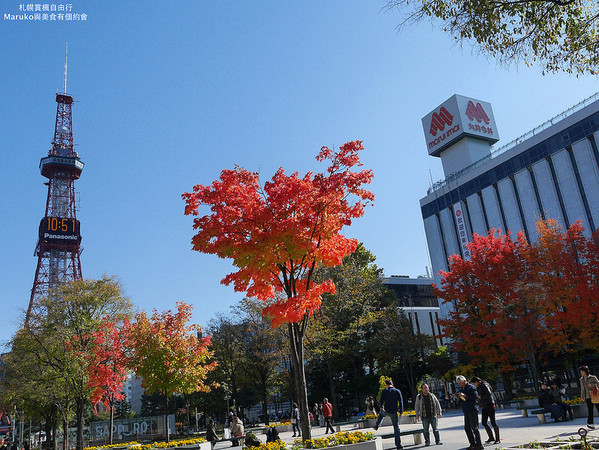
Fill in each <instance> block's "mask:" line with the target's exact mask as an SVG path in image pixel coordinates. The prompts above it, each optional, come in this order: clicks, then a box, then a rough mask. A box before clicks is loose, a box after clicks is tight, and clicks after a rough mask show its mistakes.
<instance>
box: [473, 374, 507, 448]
mask: <svg viewBox="0 0 599 450" xmlns="http://www.w3.org/2000/svg"><path fill="white" fill-rule="evenodd" d="M470 382H471V383H472V384H473V385H474V387H475V388H476V390H477V392H478V401H479V404H480V407H481V409H482V416H483V417H482V419H481V422H482V424H483V427H485V430H487V434H488V435H489V439H488V440H487V441H486V442H487V444H490V443H493V444H500V443H501V441H500V440H499V426H497V422H496V421H495V395H493V389H492V388H491V385H490V384H489V383H487V382H486V381H485V380H481V379H480V378H478V377H474V378H472V380H470ZM488 420H491V425H493V429H494V430H495V437H493V432H492V431H491V427H490V426H489V424H488V423H487V421H488Z"/></svg>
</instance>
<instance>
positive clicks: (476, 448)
mask: <svg viewBox="0 0 599 450" xmlns="http://www.w3.org/2000/svg"><path fill="white" fill-rule="evenodd" d="M455 381H456V383H457V384H458V386H459V389H458V393H457V394H456V395H457V398H458V399H459V403H460V406H461V407H462V412H463V413H464V431H466V436H467V437H468V442H470V446H469V447H468V450H482V449H483V448H484V447H483V445H482V443H481V439H480V432H479V431H478V407H477V401H478V392H477V391H476V387H474V385H473V384H472V383H468V381H467V380H466V377H465V376H463V375H458V376H457V377H456V379H455Z"/></svg>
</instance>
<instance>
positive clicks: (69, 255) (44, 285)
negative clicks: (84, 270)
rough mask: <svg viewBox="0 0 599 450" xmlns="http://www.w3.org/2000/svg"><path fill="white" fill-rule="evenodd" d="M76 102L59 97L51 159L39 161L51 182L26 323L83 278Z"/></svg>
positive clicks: (64, 95)
mask: <svg viewBox="0 0 599 450" xmlns="http://www.w3.org/2000/svg"><path fill="white" fill-rule="evenodd" d="M73 102H74V99H73V97H72V96H71V95H69V94H67V93H66V62H65V84H64V92H63V93H60V94H56V103H57V107H56V122H55V125H54V139H53V140H52V146H51V147H50V150H49V151H48V156H46V157H44V158H42V159H41V161H40V166H39V168H40V172H41V174H42V176H44V177H45V178H47V179H48V181H47V182H46V183H44V184H45V185H46V186H48V194H47V197H46V209H45V213H44V216H43V218H42V220H41V221H40V226H39V235H38V241H37V245H36V248H35V253H34V256H37V267H36V269H35V278H34V280H33V288H32V289H31V297H30V299H29V306H28V308H27V315H26V316H25V324H26V325H29V322H30V320H31V319H32V317H34V316H35V315H36V313H37V306H38V301H39V299H41V298H43V297H46V296H48V295H49V293H50V292H51V291H52V289H54V288H55V287H56V286H57V285H58V284H60V283H64V282H69V281H75V280H80V279H82V274H81V260H80V255H81V251H82V249H81V233H80V224H79V220H77V209H78V208H77V192H76V191H75V180H77V179H78V178H79V176H80V175H81V172H82V170H83V162H82V161H81V160H80V159H79V155H78V154H77V152H75V150H74V148H73V115H72V105H73Z"/></svg>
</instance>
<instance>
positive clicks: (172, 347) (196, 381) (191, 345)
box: [129, 302, 216, 441]
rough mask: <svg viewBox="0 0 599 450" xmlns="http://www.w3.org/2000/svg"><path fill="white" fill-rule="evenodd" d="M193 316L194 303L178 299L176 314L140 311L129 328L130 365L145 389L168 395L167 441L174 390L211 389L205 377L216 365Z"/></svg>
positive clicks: (166, 397) (194, 390) (165, 422)
mask: <svg viewBox="0 0 599 450" xmlns="http://www.w3.org/2000/svg"><path fill="white" fill-rule="evenodd" d="M190 318H191V306H190V305H187V304H185V303H183V302H177V311H176V312H174V313H173V312H172V311H165V312H162V313H159V312H158V311H156V310H154V314H153V315H152V317H148V316H147V314H146V313H145V312H139V313H137V314H136V315H135V322H134V323H132V324H131V326H130V329H129V339H130V342H131V347H132V348H131V367H132V368H133V370H134V371H135V374H136V375H137V376H138V377H139V378H141V379H142V387H143V388H144V389H145V391H146V392H148V393H160V394H162V395H163V396H164V398H165V403H166V404H165V415H164V426H165V431H166V439H167V441H169V439H170V434H169V432H168V402H169V398H170V397H172V396H173V395H174V394H175V393H181V394H189V393H192V392H196V391H204V392H205V391H209V390H210V387H211V386H210V385H208V384H206V376H207V374H208V372H210V371H212V370H214V368H215V367H216V362H210V360H211V358H212V352H211V351H210V350H209V348H208V347H209V346H210V337H208V336H201V332H202V329H201V328H200V327H199V326H197V325H188V324H187V322H188V321H189V319H190Z"/></svg>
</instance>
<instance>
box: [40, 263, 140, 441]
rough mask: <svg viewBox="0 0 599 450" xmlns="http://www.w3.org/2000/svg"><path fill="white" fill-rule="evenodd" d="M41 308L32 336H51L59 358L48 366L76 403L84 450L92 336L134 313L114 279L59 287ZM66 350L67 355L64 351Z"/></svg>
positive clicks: (80, 439) (53, 357)
mask: <svg viewBox="0 0 599 450" xmlns="http://www.w3.org/2000/svg"><path fill="white" fill-rule="evenodd" d="M39 306H40V308H38V312H37V313H36V314H35V315H34V316H30V319H29V329H30V332H32V333H34V334H35V333H43V334H45V335H47V336H51V337H52V339H53V342H54V343H55V346H56V347H55V348H56V349H57V351H59V352H60V353H59V355H60V359H58V358H57V354H56V353H53V354H52V355H48V364H51V365H54V366H55V367H57V369H58V371H59V372H60V377H62V379H63V382H64V385H65V386H66V387H67V389H68V392H69V393H70V395H71V396H72V397H73V399H74V402H75V419H76V426H77V443H76V446H77V450H82V449H83V426H84V423H83V419H84V413H85V408H86V406H89V399H90V396H91V389H90V388H89V386H88V382H89V373H88V366H89V361H88V360H87V359H86V358H85V357H83V356H82V355H83V354H85V352H86V350H88V349H89V347H88V346H89V345H91V344H92V343H91V341H90V340H89V339H87V336H88V335H89V334H90V333H93V332H95V331H97V329H98V327H99V326H100V324H101V322H102V319H103V318H105V317H107V318H112V319H115V318H118V317H123V316H124V315H126V314H128V313H129V311H130V310H131V304H130V302H129V300H128V299H127V298H126V297H124V295H123V292H122V288H121V285H120V284H119V283H118V281H117V280H116V279H115V278H114V277H109V276H106V275H105V276H103V277H102V278H101V279H99V280H78V281H72V282H69V283H63V284H60V285H58V286H57V287H56V289H54V290H53V291H52V292H51V293H50V295H49V296H48V297H46V298H43V299H42V300H40V305H39ZM60 349H64V353H63V350H60Z"/></svg>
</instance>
